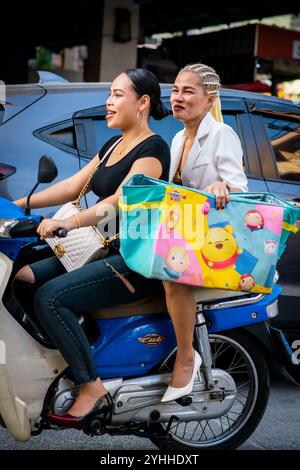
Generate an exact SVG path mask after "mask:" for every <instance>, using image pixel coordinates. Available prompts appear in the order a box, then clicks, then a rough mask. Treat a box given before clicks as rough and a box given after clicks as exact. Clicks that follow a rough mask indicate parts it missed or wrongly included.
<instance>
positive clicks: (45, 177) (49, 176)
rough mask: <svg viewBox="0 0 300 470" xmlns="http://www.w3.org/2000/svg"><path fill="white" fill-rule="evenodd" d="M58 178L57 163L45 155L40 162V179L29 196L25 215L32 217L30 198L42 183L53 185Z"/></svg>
mask: <svg viewBox="0 0 300 470" xmlns="http://www.w3.org/2000/svg"><path fill="white" fill-rule="evenodd" d="M56 177H57V168H56V165H55V162H54V161H53V160H52V158H51V157H49V155H43V156H42V157H41V158H40V161H39V172H38V179H37V183H36V184H35V186H34V187H33V188H32V190H31V191H30V193H29V195H28V196H27V202H26V207H25V211H24V212H25V215H30V198H31V196H32V194H33V193H34V191H35V190H36V188H37V187H38V185H39V184H40V183H51V182H52V181H53V180H54V179H55V178H56Z"/></svg>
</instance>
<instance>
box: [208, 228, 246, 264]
mask: <svg viewBox="0 0 300 470" xmlns="http://www.w3.org/2000/svg"><path fill="white" fill-rule="evenodd" d="M240 253H242V250H241V249H240V248H239V247H238V245H237V242H236V239H235V238H234V235H233V228H232V226H231V225H226V226H225V227H213V228H210V229H209V230H208V232H207V233H206V235H205V238H204V244H203V247H202V250H201V254H202V258H203V261H204V262H205V263H206V264H207V266H209V267H210V268H211V269H226V268H229V267H233V268H235V262H236V259H237V257H238V255H239V254H240Z"/></svg>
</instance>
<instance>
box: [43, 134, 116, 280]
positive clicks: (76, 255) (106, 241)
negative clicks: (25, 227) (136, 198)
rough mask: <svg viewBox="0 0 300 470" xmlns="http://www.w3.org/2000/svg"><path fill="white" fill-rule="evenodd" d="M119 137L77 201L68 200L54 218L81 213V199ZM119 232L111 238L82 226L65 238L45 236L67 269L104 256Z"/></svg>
mask: <svg viewBox="0 0 300 470" xmlns="http://www.w3.org/2000/svg"><path fill="white" fill-rule="evenodd" d="M120 140H121V139H118V140H117V141H116V142H114V144H113V145H112V146H111V147H110V148H109V150H108V151H107V152H106V153H105V155H104V156H103V157H102V158H101V160H100V162H99V164H98V165H97V166H96V167H95V169H94V170H93V171H92V173H91V174H90V176H89V178H88V180H87V182H86V183H85V185H84V186H83V188H82V190H81V191H80V194H79V196H78V198H77V199H76V201H72V202H67V203H66V204H64V205H63V206H62V207H61V208H60V209H59V210H58V211H57V212H56V213H55V214H54V216H53V219H65V218H67V217H71V216H72V215H76V214H79V213H80V212H81V211H83V210H84V209H83V208H82V207H81V206H80V199H81V198H82V197H83V196H84V195H85V194H86V192H87V190H88V187H89V185H90V182H91V179H92V178H93V176H94V174H95V173H96V172H97V170H98V169H99V167H100V165H101V163H102V162H103V160H104V159H105V158H106V156H107V155H108V154H109V152H110V151H111V150H113V148H114V147H115V146H116V145H117V144H118V143H119V142H120ZM118 237H119V234H115V235H113V236H112V237H110V238H105V237H104V236H103V235H102V233H101V232H100V230H99V229H98V228H97V226H95V225H94V226H89V227H80V228H78V229H74V230H71V231H70V232H68V234H67V236H66V237H65V238H60V237H53V238H45V241H46V242H47V243H48V245H49V246H50V247H51V248H52V250H53V251H54V253H55V255H56V256H57V257H58V258H59V260H60V261H61V262H62V264H63V265H64V267H65V269H66V270H67V271H73V270H74V269H78V268H80V267H81V266H83V265H84V264H86V263H89V262H90V261H93V260H96V259H101V258H104V257H105V256H106V255H107V253H108V250H109V245H110V243H111V242H112V241H113V240H115V239H117V238H118Z"/></svg>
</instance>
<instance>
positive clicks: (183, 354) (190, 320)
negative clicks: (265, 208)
mask: <svg viewBox="0 0 300 470" xmlns="http://www.w3.org/2000/svg"><path fill="white" fill-rule="evenodd" d="M219 90H220V77H219V75H218V74H217V73H216V72H215V70H214V69H213V68H211V67H209V66H207V65H205V64H191V65H187V66H185V67H184V68H183V69H181V70H180V72H179V73H178V75H177V77H176V79H175V83H174V85H173V89H172V94H171V105H172V110H173V115H174V117H175V119H179V120H180V121H182V122H183V124H184V129H183V130H182V131H180V132H178V133H177V134H176V135H175V137H174V139H173V141H172V146H171V166H170V175H169V179H170V181H173V182H175V183H177V184H183V185H184V186H190V187H192V188H197V189H202V190H205V191H207V192H210V193H213V194H214V195H215V197H216V207H217V209H221V208H223V207H224V206H225V203H226V202H228V201H229V193H230V192H232V191H247V178H246V175H245V173H244V170H243V165H242V158H243V152H242V148H241V144H240V140H239V138H238V136H237V135H236V133H235V132H234V131H233V129H232V128H231V127H229V126H227V125H226V124H224V123H223V119H222V113H221V103H220V98H219ZM163 284H164V288H165V292H166V302H167V307H168V312H169V314H170V316H171V318H172V322H173V326H174V330H175V334H176V339H177V354H176V361H175V364H174V369H173V374H172V380H171V383H170V385H169V387H168V388H167V390H166V392H165V394H164V396H163V398H162V401H163V402H168V401H172V400H177V399H178V398H180V397H182V396H185V395H188V394H189V393H191V391H192V389H193V383H194V379H195V377H196V375H197V371H198V370H199V367H200V365H201V357H200V355H199V354H198V352H197V351H195V350H194V348H193V332H194V324H195V313H196V302H195V298H194V295H193V290H192V287H191V286H187V285H184V284H179V283H174V282H171V281H163ZM183 312H184V314H183Z"/></svg>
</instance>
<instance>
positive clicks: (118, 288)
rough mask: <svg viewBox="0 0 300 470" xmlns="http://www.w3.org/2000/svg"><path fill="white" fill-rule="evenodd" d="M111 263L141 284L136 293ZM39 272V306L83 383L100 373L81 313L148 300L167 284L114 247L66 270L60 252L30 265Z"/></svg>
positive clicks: (37, 309) (55, 340) (42, 319)
mask: <svg viewBox="0 0 300 470" xmlns="http://www.w3.org/2000/svg"><path fill="white" fill-rule="evenodd" d="M105 262H108V263H109V264H111V265H112V266H113V267H114V268H115V269H116V270H117V271H118V272H119V273H122V274H124V275H125V276H126V278H127V280H129V281H130V283H131V284H132V285H133V286H134V288H135V293H134V294H133V293H131V292H130V291H129V290H128V289H127V287H126V286H125V285H124V283H123V282H122V281H121V280H120V279H119V278H118V277H117V276H116V274H115V273H114V272H113V271H112V269H111V268H109V267H108V266H107V265H106V264H105ZM30 266H31V268H32V271H33V272H34V274H35V280H36V286H35V287H38V290H37V291H36V294H35V297H34V309H35V313H36V316H37V317H38V319H39V321H40V323H41V325H42V326H43V328H44V329H45V331H46V332H47V334H48V336H49V337H50V339H51V340H52V342H53V344H54V345H55V346H56V347H57V349H59V351H60V352H61V354H62V356H63V357H64V359H65V360H66V362H67V363H68V364H69V366H70V367H71V369H72V373H73V375H74V378H75V381H76V383H77V384H85V383H89V382H92V381H94V380H95V379H96V378H97V377H98V372H97V369H96V366H95V364H94V360H93V357H92V354H91V350H90V344H89V341H88V339H87V337H86V335H85V333H84V331H83V329H82V328H81V326H80V324H79V322H78V318H79V317H80V316H81V314H83V313H85V312H88V311H92V310H96V309H99V308H105V307H109V306H116V305H120V304H126V303H130V302H134V301H136V300H139V299H142V298H143V297H144V296H146V295H147V294H150V293H151V292H153V291H155V290H156V289H159V287H160V285H161V283H160V282H159V281H154V280H150V279H145V278H144V277H143V276H141V275H139V274H137V273H135V272H133V271H131V270H130V269H129V268H128V267H127V265H126V264H125V262H124V260H123V258H122V257H121V255H120V254H119V253H118V252H116V251H110V254H109V256H108V257H106V258H105V259H104V260H97V261H93V262H91V263H89V264H86V265H85V266H83V267H81V268H79V269H76V270H74V271H71V272H66V271H65V269H64V267H63V265H62V264H61V262H60V261H59V260H58V259H57V258H56V257H51V258H47V259H44V260H42V261H39V262H37V263H33V264H31V265H30Z"/></svg>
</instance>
